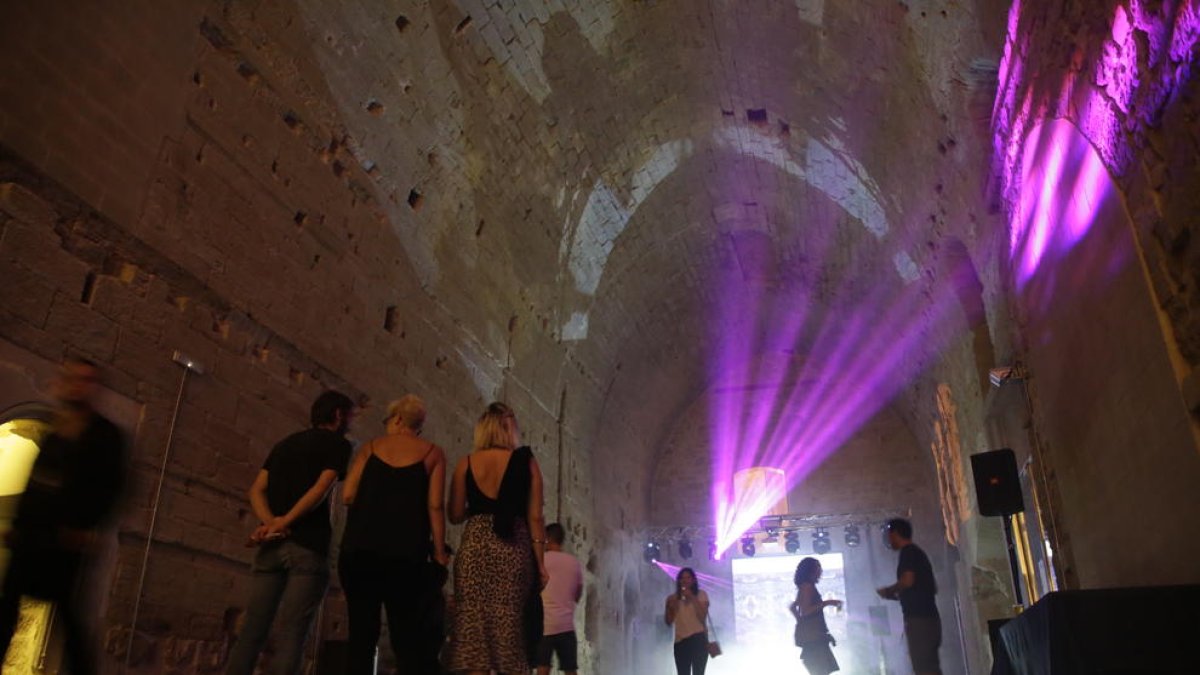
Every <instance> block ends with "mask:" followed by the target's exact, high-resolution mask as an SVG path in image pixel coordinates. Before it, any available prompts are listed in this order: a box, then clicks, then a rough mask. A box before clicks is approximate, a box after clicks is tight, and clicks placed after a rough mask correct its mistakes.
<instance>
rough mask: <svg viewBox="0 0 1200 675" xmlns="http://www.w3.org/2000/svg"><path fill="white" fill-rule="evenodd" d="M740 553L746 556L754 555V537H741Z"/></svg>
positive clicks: (751, 556)
mask: <svg viewBox="0 0 1200 675" xmlns="http://www.w3.org/2000/svg"><path fill="white" fill-rule="evenodd" d="M742 554H743V555H745V556H746V557H747V558H753V557H754V537H746V538H745V539H742Z"/></svg>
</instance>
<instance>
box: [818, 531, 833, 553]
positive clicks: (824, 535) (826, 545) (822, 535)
mask: <svg viewBox="0 0 1200 675" xmlns="http://www.w3.org/2000/svg"><path fill="white" fill-rule="evenodd" d="M832 549H833V541H832V540H830V538H829V530H827V529H825V528H823V527H818V528H817V531H816V532H813V553H816V554H817V555H821V554H822V553H829V551H830V550H832Z"/></svg>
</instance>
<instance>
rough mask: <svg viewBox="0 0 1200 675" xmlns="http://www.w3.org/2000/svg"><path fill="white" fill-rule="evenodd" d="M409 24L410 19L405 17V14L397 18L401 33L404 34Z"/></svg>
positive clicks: (397, 27)
mask: <svg viewBox="0 0 1200 675" xmlns="http://www.w3.org/2000/svg"><path fill="white" fill-rule="evenodd" d="M409 23H410V22H409V20H408V17H407V16H404V15H403V14H401V15H400V16H398V17H396V29H397V30H399V31H400V32H401V33H403V32H404V29H405V28H408V24H409Z"/></svg>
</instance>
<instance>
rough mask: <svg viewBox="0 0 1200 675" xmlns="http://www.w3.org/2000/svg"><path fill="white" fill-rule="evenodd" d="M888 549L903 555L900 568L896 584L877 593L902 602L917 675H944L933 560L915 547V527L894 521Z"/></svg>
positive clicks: (940, 624)
mask: <svg viewBox="0 0 1200 675" xmlns="http://www.w3.org/2000/svg"><path fill="white" fill-rule="evenodd" d="M885 529H886V532H887V539H888V546H889V547H891V548H892V549H893V550H896V551H899V552H900V563H899V564H898V565H897V566H896V583H894V584H892V585H891V586H885V587H884V588H880V589H879V590H878V591H877V593H879V596H880V597H882V598H885V599H887V600H899V601H900V609H901V611H902V612H903V613H904V637H905V640H906V641H907V642H908V656H909V658H910V659H911V660H912V667H913V673H915V674H916V675H940V674H941V672H942V668H941V665H940V663H939V661H938V649H939V648H941V646H942V619H941V616H940V615H939V614H938V609H937V603H936V602H935V601H934V596H935V595H936V594H937V581H936V580H935V579H934V578H933V565H931V564H930V563H929V556H927V555H925V551H922V550H921V549H920V547H918V546H917V545H916V544H914V543H912V524H911V523H909V522H908V521H907V520H904V519H903V518H894V519H892V520H889V521H888V522H887V525H886V526H885Z"/></svg>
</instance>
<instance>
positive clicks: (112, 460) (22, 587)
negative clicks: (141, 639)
mask: <svg viewBox="0 0 1200 675" xmlns="http://www.w3.org/2000/svg"><path fill="white" fill-rule="evenodd" d="M100 379H101V378H100V369H99V368H98V367H97V366H96V364H94V363H92V362H91V361H88V360H86V359H80V358H72V359H68V360H67V361H65V362H64V363H63V366H62V370H61V371H60V374H59V377H58V380H57V382H56V383H55V389H54V394H55V397H56V398H57V399H58V403H59V407H58V410H57V411H56V412H55V415H54V420H53V422H52V428H51V431H50V434H49V435H48V436H46V438H45V440H43V441H42V443H41V448H40V450H39V452H38V456H37V459H36V460H35V461H34V464H33V471H32V473H30V476H29V484H28V485H27V486H26V488H25V493H24V494H23V495H22V496H21V500H20V505H19V506H18V510H17V517H16V520H15V521H14V522H13V529H12V531H11V533H10V534H9V546H10V548H11V549H12V559H11V562H10V563H9V568H8V576H7V577H6V578H5V580H4V589H3V597H0V663H3V661H4V655H5V654H6V653H7V652H8V646H9V643H10V642H11V641H12V636H13V632H14V631H15V630H16V626H17V616H18V614H19V613H20V602H21V596H22V595H29V596H33V597H36V598H41V599H44V600H49V601H51V602H53V603H55V606H56V610H55V611H56V614H57V617H58V618H59V620H61V621H62V622H63V626H64V628H65V629H66V645H65V648H66V653H65V658H66V665H67V670H68V672H70V673H72V675H88V674H89V673H93V672H95V659H94V656H93V646H92V639H91V634H90V631H89V626H88V623H89V621H88V618H87V617H85V616H83V614H82V611H81V609H82V608H81V607H80V597H79V593H78V590H77V589H78V587H79V576H80V574H81V573H82V572H83V571H84V569H85V567H86V565H87V563H88V558H89V557H90V554H91V552H92V550H93V549H94V548H95V542H96V536H97V532H98V531H99V529H100V528H101V527H102V526H103V525H104V524H105V523H106V522H107V521H108V519H109V518H110V517H111V516H112V514H113V511H114V510H115V507H116V504H117V500H118V499H119V496H120V492H121V487H122V484H123V481H124V477H125V458H124V448H125V444H124V440H123V439H122V437H121V432H120V431H119V430H118V429H117V427H116V425H114V424H113V423H112V422H110V421H109V420H108V419H107V418H105V417H104V416H103V415H101V414H99V413H98V412H96V410H95V409H94V408H93V407H92V404H93V401H94V399H95V397H96V394H97V393H99V389H100Z"/></svg>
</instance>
